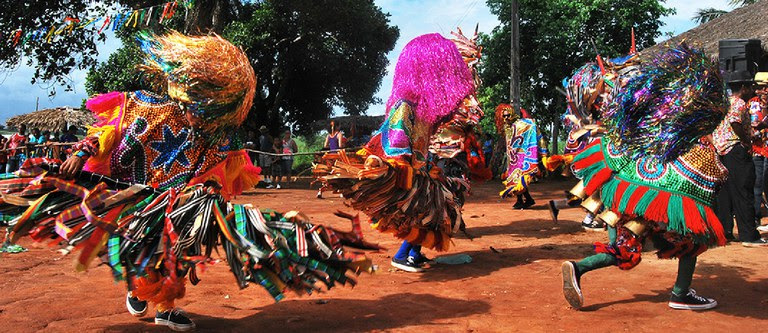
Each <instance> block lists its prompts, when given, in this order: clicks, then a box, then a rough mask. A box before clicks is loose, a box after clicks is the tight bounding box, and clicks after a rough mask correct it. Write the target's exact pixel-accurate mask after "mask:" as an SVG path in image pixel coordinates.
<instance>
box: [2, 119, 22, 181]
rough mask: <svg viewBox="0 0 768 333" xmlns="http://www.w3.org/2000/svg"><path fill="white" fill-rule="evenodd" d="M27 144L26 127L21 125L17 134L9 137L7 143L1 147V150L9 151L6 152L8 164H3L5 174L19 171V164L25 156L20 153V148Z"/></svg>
mask: <svg viewBox="0 0 768 333" xmlns="http://www.w3.org/2000/svg"><path fill="white" fill-rule="evenodd" d="M26 143H27V125H25V124H21V125H19V128H18V133H15V134H13V135H12V136H11V138H10V139H8V141H6V143H5V144H4V145H3V149H10V151H8V163H6V164H5V172H6V173H11V172H14V171H16V170H19V166H21V162H23V161H24V159H25V156H24V153H23V152H22V151H21V148H20V147H21V146H24V145H25V144H26Z"/></svg>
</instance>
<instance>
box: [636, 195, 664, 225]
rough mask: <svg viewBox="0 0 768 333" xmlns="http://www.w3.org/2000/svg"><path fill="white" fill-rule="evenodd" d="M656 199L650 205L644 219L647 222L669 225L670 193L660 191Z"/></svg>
mask: <svg viewBox="0 0 768 333" xmlns="http://www.w3.org/2000/svg"><path fill="white" fill-rule="evenodd" d="M658 193H659V194H658V195H657V196H656V198H655V199H654V200H653V202H651V203H650V204H649V205H648V208H647V209H646V211H645V214H644V215H643V217H645V218H646V219H647V220H650V221H654V222H661V223H668V222H669V218H668V217H667V210H668V209H669V197H670V194H669V192H665V191H659V192H658Z"/></svg>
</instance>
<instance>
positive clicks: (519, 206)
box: [512, 200, 523, 209]
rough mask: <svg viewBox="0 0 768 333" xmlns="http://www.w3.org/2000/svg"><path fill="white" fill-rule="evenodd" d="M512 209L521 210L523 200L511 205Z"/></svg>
mask: <svg viewBox="0 0 768 333" xmlns="http://www.w3.org/2000/svg"><path fill="white" fill-rule="evenodd" d="M512 208H514V209H522V208H523V200H517V202H515V204H514V205H512Z"/></svg>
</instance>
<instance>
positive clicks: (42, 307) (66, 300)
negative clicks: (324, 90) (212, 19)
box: [0, 181, 768, 332]
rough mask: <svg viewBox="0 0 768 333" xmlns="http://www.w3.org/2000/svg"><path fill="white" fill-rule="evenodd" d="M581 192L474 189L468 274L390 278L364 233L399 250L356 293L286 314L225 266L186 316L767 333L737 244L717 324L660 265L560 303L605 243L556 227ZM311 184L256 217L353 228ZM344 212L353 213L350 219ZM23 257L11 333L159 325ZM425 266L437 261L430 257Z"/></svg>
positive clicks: (47, 251)
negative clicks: (508, 196) (578, 268)
mask: <svg viewBox="0 0 768 333" xmlns="http://www.w3.org/2000/svg"><path fill="white" fill-rule="evenodd" d="M571 185H573V181H548V182H545V183H539V184H534V185H533V191H534V193H533V195H534V197H535V198H536V199H537V202H538V205H537V206H535V207H534V209H533V210H527V211H520V210H513V209H512V207H511V205H512V202H511V200H507V201H503V202H502V201H500V200H499V199H498V198H497V196H496V193H498V190H500V189H501V185H500V184H499V183H498V182H490V183H486V184H479V185H478V184H476V185H475V188H474V193H473V196H471V197H470V198H469V200H468V202H467V204H466V206H465V210H464V216H465V219H466V221H467V225H468V232H469V233H470V234H471V235H472V236H473V237H474V239H468V238H466V237H458V238H456V239H455V247H454V248H453V249H452V250H451V251H450V252H449V253H446V254H458V253H465V254H468V255H470V256H471V257H472V259H473V261H472V262H471V263H469V264H464V265H454V266H450V265H437V266H435V267H433V268H431V269H430V270H429V271H427V272H425V273H421V274H414V273H405V272H402V271H397V270H394V269H392V267H391V266H390V265H389V260H390V255H391V254H392V253H393V252H394V251H395V250H396V248H397V246H398V245H399V242H398V241H396V240H395V239H393V238H391V237H390V236H388V235H382V234H378V233H377V232H375V231H373V230H370V229H366V230H365V232H366V235H367V238H368V239H369V240H371V241H373V242H378V243H380V244H381V245H383V246H385V247H387V248H388V250H386V251H382V252H380V253H372V254H371V257H373V260H374V262H375V263H376V264H378V265H379V271H378V272H377V273H375V274H373V275H363V276H361V277H360V278H359V285H358V286H356V287H354V288H351V287H339V288H335V289H333V290H330V291H329V292H327V293H324V294H320V295H313V296H309V297H307V296H302V297H299V296H295V295H290V296H289V297H287V299H285V300H283V301H281V302H279V303H275V302H274V301H272V299H271V298H270V297H269V296H268V294H267V293H266V292H265V291H264V290H263V289H261V288H260V287H258V286H254V285H252V286H250V287H249V288H246V289H244V290H239V289H238V288H237V286H236V284H235V281H234V278H233V277H232V275H231V273H230V272H229V270H228V266H227V265H226V264H225V263H221V264H218V265H214V266H213V267H212V268H211V269H209V270H208V271H206V272H205V273H204V274H203V275H202V280H203V281H202V282H201V283H200V284H199V285H197V286H191V285H188V288H187V296H186V297H185V298H184V299H182V300H181V301H179V302H178V305H180V306H181V307H182V308H184V309H185V310H186V311H187V312H188V313H189V314H190V316H191V318H192V319H193V320H195V322H196V323H197V326H198V330H199V331H201V332H246V331H248V332H294V331H296V332H329V331H334V332H371V331H373V332H377V331H409V332H417V331H424V332H514V331H525V332H542V331H546V332H553V331H565V332H575V331H593V332H608V331H614V332H615V331H630V330H631V331H641V332H658V331H676V332H694V331H695V332H724V331H728V330H733V331H744V332H750V331H751V332H757V331H762V330H764V329H765V327H766V323H768V321H764V320H766V319H768V249H765V248H763V249H760V248H758V249H755V248H744V247H742V246H741V245H740V244H738V243H733V245H729V246H726V247H723V248H717V249H713V250H710V251H708V252H706V253H704V254H703V255H702V256H701V257H699V263H698V267H697V271H696V275H695V278H694V283H693V287H694V288H695V289H696V290H697V291H698V292H699V294H701V295H705V296H708V297H713V298H715V299H717V301H718V303H719V306H718V307H717V308H716V309H714V310H710V311H706V312H689V311H679V310H672V309H670V308H668V307H667V305H666V302H667V300H668V297H669V292H670V289H671V286H672V284H673V282H674V279H675V272H676V268H677V262H676V261H672V260H659V259H657V258H655V257H654V255H653V253H652V252H646V253H645V254H644V256H643V257H644V260H643V262H642V263H641V264H640V265H639V266H638V267H636V268H635V269H633V270H631V271H628V272H625V271H620V270H619V269H618V268H615V267H609V268H606V269H602V270H598V271H595V272H590V273H589V274H588V275H586V276H585V277H584V278H583V279H582V284H583V286H582V287H583V289H584V292H585V306H586V307H585V308H584V309H583V310H582V311H574V310H572V309H570V308H569V307H568V305H567V303H566V302H565V300H564V299H563V296H562V292H561V278H560V263H561V262H562V261H564V260H569V259H579V258H581V257H584V256H586V255H588V254H590V252H591V247H592V246H591V244H592V243H593V242H595V241H603V240H605V238H606V234H605V233H604V232H585V231H583V230H582V229H581V227H580V225H579V224H578V223H577V221H580V220H581V218H582V217H583V214H582V212H581V211H580V210H577V209H570V210H566V211H563V212H562V213H561V220H560V222H559V223H557V224H555V223H553V222H552V221H551V220H550V217H549V214H548V212H547V210H546V206H545V205H544V204H545V203H546V201H547V199H550V198H560V197H561V193H562V190H563V189H567V188H569V187H570V186H571ZM315 193H316V192H315V190H311V189H309V187H308V184H307V183H301V184H298V183H297V184H293V185H292V186H291V189H282V190H266V189H259V190H256V191H255V192H252V193H249V194H248V195H244V196H241V197H239V198H238V199H237V200H239V201H242V202H250V203H253V204H254V205H256V206H258V207H264V208H266V207H269V208H274V209H278V210H282V211H288V210H297V209H298V210H302V211H303V212H305V213H307V214H308V215H309V216H310V217H311V218H312V219H313V220H314V221H316V222H322V223H327V224H331V225H334V226H337V227H339V228H349V226H348V225H345V222H344V221H342V220H340V219H338V218H336V217H335V216H333V214H332V213H333V212H334V211H335V210H337V209H345V207H344V206H343V203H342V201H341V200H340V199H339V198H338V197H336V196H332V195H326V197H327V198H326V199H322V200H318V199H316V198H315ZM345 210H346V211H351V210H349V209H345ZM22 245H24V246H28V247H31V250H30V251H29V252H27V253H23V254H14V255H3V256H2V257H0V323H2V328H3V330H4V331H7V332H33V331H45V332H76V331H77V332H90V331H107V332H117V331H120V332H145V331H149V332H157V331H166V329H165V328H162V327H156V326H154V324H153V323H152V316H147V317H145V318H142V319H136V318H133V317H131V316H130V315H129V314H128V313H127V311H126V309H125V305H124V295H125V294H124V291H125V287H124V285H123V284H116V283H114V282H113V281H112V278H111V274H110V273H109V269H108V267H106V266H99V267H92V268H91V269H90V270H89V271H87V272H85V273H77V272H75V271H74V264H73V262H74V260H75V258H74V256H73V255H70V256H64V257H63V256H62V255H60V254H58V253H57V252H56V251H55V250H56V249H54V248H50V247H47V246H41V245H36V244H31V243H29V241H26V242H23V243H22ZM427 255H428V256H438V255H444V254H438V253H433V252H427Z"/></svg>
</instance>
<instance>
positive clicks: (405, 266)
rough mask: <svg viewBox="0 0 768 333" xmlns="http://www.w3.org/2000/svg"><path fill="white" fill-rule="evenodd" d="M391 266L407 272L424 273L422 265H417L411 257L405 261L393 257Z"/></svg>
mask: <svg viewBox="0 0 768 333" xmlns="http://www.w3.org/2000/svg"><path fill="white" fill-rule="evenodd" d="M390 264H392V267H395V268H397V269H399V270H403V271H406V272H411V273H421V272H423V271H424V268H423V267H421V266H422V264H420V263H417V262H416V260H415V259H414V258H413V257H411V256H408V258H407V259H405V260H402V259H397V258H394V257H393V258H392V262H390Z"/></svg>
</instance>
